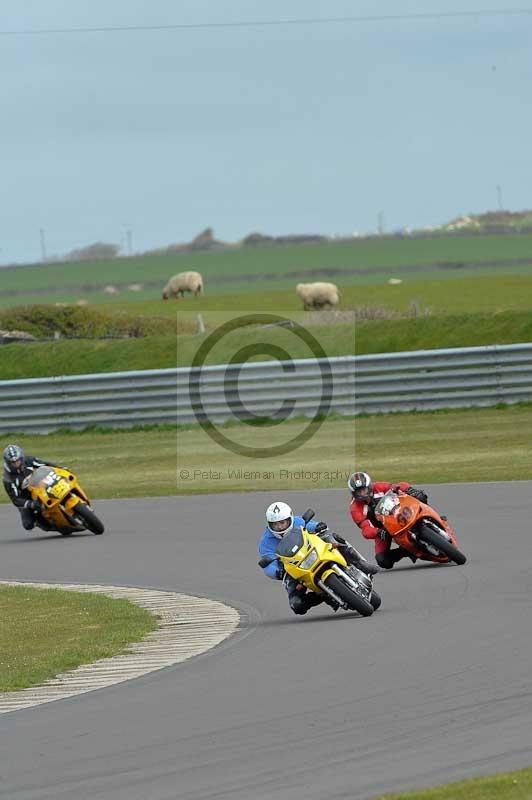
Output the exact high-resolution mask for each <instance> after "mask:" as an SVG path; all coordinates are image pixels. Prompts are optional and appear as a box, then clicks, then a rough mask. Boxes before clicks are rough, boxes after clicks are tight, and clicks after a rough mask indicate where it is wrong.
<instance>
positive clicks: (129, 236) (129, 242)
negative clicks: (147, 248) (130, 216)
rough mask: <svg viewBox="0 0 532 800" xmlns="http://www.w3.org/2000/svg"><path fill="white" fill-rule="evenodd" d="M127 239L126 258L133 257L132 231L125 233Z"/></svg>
mask: <svg viewBox="0 0 532 800" xmlns="http://www.w3.org/2000/svg"><path fill="white" fill-rule="evenodd" d="M126 237H127V254H128V256H131V255H133V231H131V230H128V231H126Z"/></svg>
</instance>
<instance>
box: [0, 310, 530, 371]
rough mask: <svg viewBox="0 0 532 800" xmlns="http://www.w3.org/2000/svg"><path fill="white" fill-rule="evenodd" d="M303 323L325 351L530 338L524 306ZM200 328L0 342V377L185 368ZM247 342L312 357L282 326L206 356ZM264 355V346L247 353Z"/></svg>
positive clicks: (238, 338) (249, 333) (220, 358)
mask: <svg viewBox="0 0 532 800" xmlns="http://www.w3.org/2000/svg"><path fill="white" fill-rule="evenodd" d="M307 327H308V330H309V331H310V332H311V333H312V335H313V336H314V337H315V338H316V339H317V340H318V341H319V342H320V343H321V345H322V347H323V349H324V350H325V352H326V353H327V355H328V356H329V357H333V356H344V355H364V354H370V353H390V352H399V351H411V350H418V349H419V350H424V349H431V348H442V347H474V346H481V345H491V344H516V343H520V342H530V341H532V313H530V312H520V313H501V314H462V315H454V316H436V317H431V316H427V317H423V316H422V317H417V318H412V319H375V320H361V321H358V322H356V324H355V325H354V326H353V325H352V324H349V323H345V322H342V323H339V324H336V325H313V324H312V325H308V326H307ZM207 335H208V334H205V335H197V336H178V337H177V339H176V337H175V336H172V335H165V336H148V337H146V338H143V339H124V340H118V341H108V340H103V341H90V340H88V341H72V340H70V341H67V340H59V341H56V342H32V343H28V344H9V345H2V346H1V347H0V380H17V379H24V378H41V377H52V376H56V375H82V374H90V373H99V372H119V371H122V370H145V369H168V368H171V367H175V366H178V367H186V366H190V364H191V362H192V359H193V357H194V355H195V354H196V352H197V350H198V348H199V346H200V345H201V343H202V342H203V341H204V340H205V338H206V336H207ZM251 343H257V344H260V345H261V346H264V345H265V344H273V345H278V346H282V347H284V349H285V350H286V352H287V353H288V356H289V357H291V358H312V357H313V356H312V353H311V352H310V351H309V349H308V347H307V345H306V344H304V343H303V342H302V341H300V340H299V339H297V338H296V337H295V336H294V335H293V334H292V333H291V332H290V329H283V328H270V329H264V328H245V329H244V328H243V329H240V330H237V331H235V332H233V333H231V334H228V335H227V336H225V337H224V338H223V339H222V340H221V341H220V343H219V344H218V345H217V346H216V348H214V349H213V350H212V351H211V352H210V353H209V357H208V359H207V361H206V363H207V364H225V363H228V362H229V361H231V359H232V358H233V356H234V355H235V353H237V352H238V351H239V350H240V349H241V348H242V346H244V345H248V344H251ZM261 352H263V351H262V350H261ZM268 358H270V356H269V355H268V354H266V353H265V354H264V355H258V356H257V357H256V358H255V359H254V360H257V359H258V360H267V359H268ZM237 360H238V359H237Z"/></svg>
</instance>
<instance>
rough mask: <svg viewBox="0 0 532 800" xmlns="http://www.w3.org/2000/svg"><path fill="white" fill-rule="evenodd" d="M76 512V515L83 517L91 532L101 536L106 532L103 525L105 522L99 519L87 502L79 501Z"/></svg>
mask: <svg viewBox="0 0 532 800" xmlns="http://www.w3.org/2000/svg"><path fill="white" fill-rule="evenodd" d="M75 514H76V516H78V517H81V519H82V520H83V522H84V524H85V525H86V527H87V529H88V530H89V531H90V532H91V533H94V534H95V535H96V536H99V535H100V534H101V533H103V532H104V530H105V528H104V526H103V522H102V521H101V520H99V519H98V517H97V516H96V514H95V513H94V511H92V509H90V508H89V507H88V506H86V505H85V503H78V505H77V506H76V508H75Z"/></svg>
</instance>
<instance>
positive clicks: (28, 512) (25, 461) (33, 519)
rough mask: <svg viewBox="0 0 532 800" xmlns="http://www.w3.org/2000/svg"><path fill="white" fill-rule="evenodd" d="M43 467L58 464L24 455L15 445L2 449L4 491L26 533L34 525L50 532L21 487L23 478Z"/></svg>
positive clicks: (37, 508)
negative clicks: (15, 509)
mask: <svg viewBox="0 0 532 800" xmlns="http://www.w3.org/2000/svg"><path fill="white" fill-rule="evenodd" d="M43 466H48V467H57V466H58V464H54V463H53V462H52V461H45V460H43V459H39V458H36V457H35V456H30V455H25V453H24V451H23V450H22V448H21V447H19V446H18V445H16V444H8V445H7V447H6V448H5V449H4V489H5V490H6V492H7V494H8V496H9V499H10V500H11V502H12V503H13V505H14V506H16V508H18V510H19V512H20V521H21V523H22V527H23V528H24V529H25V530H27V531H31V530H33V528H34V527H35V525H37V527H38V528H41V529H42V530H43V531H49V530H52V527H51V526H50V525H49V524H48V523H47V522H46V520H44V519H43V517H42V516H41V514H40V509H39V506H38V504H37V503H36V502H35V501H34V500H32V499H31V493H30V492H29V491H28V490H27V489H25V488H23V487H22V483H23V481H24V478H26V477H27V476H28V475H31V473H32V472H33V471H34V470H35V469H37V468H38V467H43Z"/></svg>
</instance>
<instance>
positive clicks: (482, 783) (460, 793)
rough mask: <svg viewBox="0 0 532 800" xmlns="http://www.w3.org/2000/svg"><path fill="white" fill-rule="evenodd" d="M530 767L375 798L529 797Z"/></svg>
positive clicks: (462, 799) (497, 799) (471, 799)
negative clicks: (433, 787) (434, 787)
mask: <svg viewBox="0 0 532 800" xmlns="http://www.w3.org/2000/svg"><path fill="white" fill-rule="evenodd" d="M531 797H532V769H523V770H519V771H518V772H506V773H503V774H501V775H492V776H490V777H488V778H473V779H471V780H467V781H460V782H459V783H450V784H449V785H448V786H440V787H438V788H436V789H421V790H420V791H417V792H403V793H401V794H387V795H384V796H383V797H379V798H375V800H530V798H531Z"/></svg>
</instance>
